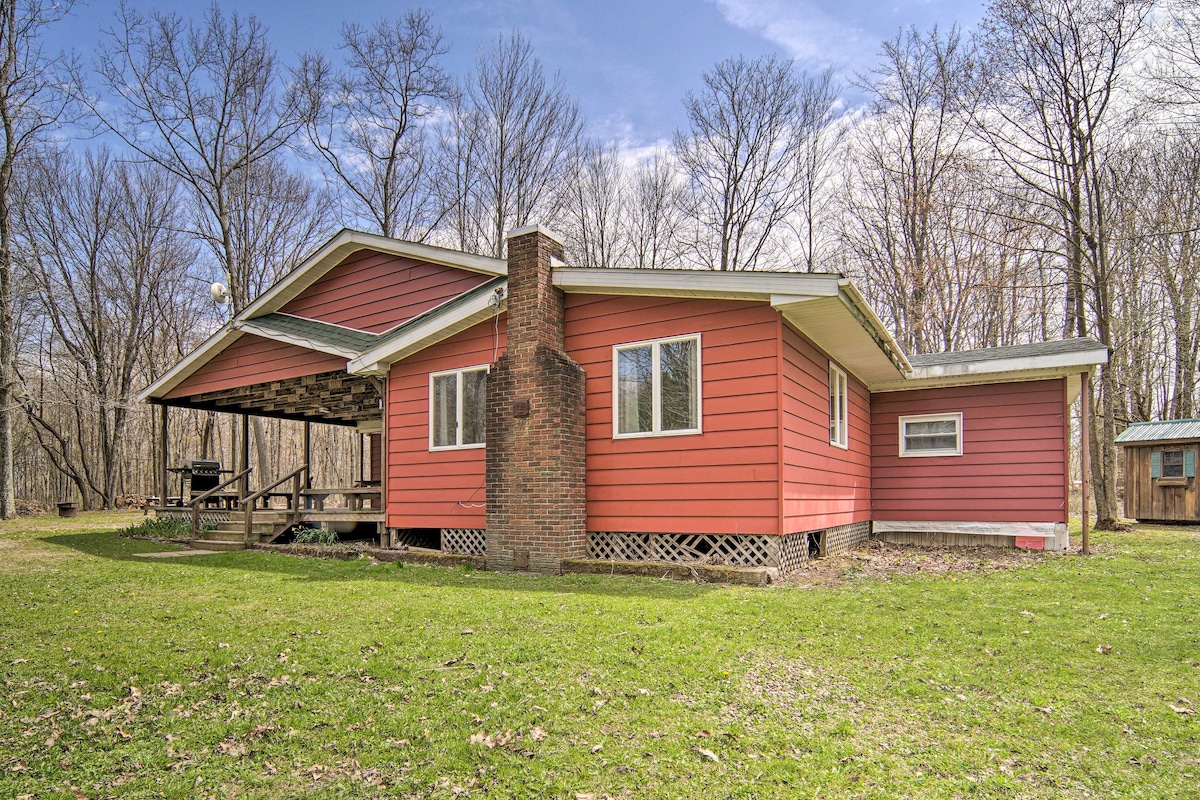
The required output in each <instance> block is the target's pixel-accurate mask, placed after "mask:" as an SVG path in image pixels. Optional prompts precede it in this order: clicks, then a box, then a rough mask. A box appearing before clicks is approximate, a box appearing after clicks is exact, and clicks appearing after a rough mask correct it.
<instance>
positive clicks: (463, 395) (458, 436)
mask: <svg viewBox="0 0 1200 800" xmlns="http://www.w3.org/2000/svg"><path fill="white" fill-rule="evenodd" d="M487 374H488V368H487V367H468V368H467V369H456V370H451V371H450V372H436V373H434V374H432V375H430V376H429V449H430V450H451V449H454V448H462V447H483V444H484V430H485V428H486V427H487V422H486V420H487V417H486V407H485V401H486V399H487Z"/></svg>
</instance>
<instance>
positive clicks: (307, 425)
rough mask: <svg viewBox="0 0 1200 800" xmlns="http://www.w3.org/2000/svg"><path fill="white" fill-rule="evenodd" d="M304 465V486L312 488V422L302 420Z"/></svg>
mask: <svg viewBox="0 0 1200 800" xmlns="http://www.w3.org/2000/svg"><path fill="white" fill-rule="evenodd" d="M304 466H306V467H308V471H307V472H305V473H304V488H305V489H311V488H312V423H311V422H309V421H308V420H304Z"/></svg>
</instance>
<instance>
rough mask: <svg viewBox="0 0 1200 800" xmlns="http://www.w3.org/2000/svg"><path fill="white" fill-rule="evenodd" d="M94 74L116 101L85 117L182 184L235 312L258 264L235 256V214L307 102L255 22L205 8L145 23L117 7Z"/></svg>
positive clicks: (290, 135) (96, 105)
mask: <svg viewBox="0 0 1200 800" xmlns="http://www.w3.org/2000/svg"><path fill="white" fill-rule="evenodd" d="M106 36H107V41H106V43H105V44H104V46H102V47H101V49H100V51H99V53H98V56H97V63H96V72H97V73H98V75H99V76H100V79H101V81H102V82H103V84H104V86H105V88H106V89H107V90H108V91H109V92H111V93H112V94H113V95H114V96H115V97H116V99H117V101H118V102H116V103H115V104H112V105H110V104H108V103H106V102H103V101H102V99H101V98H97V97H93V98H89V104H90V106H91V108H92V111H93V113H95V114H96V116H97V117H98V118H99V119H100V120H101V122H102V123H103V125H104V127H105V128H107V129H108V130H110V131H112V132H114V133H115V134H117V135H118V136H119V137H120V138H121V139H122V140H123V141H124V142H125V144H126V145H128V146H129V147H130V148H131V149H132V150H133V151H134V152H136V153H138V154H139V155H141V156H142V157H144V158H146V159H148V160H150V161H152V162H154V163H155V164H158V165H159V166H161V167H162V168H164V169H166V170H167V171H168V172H170V173H171V174H173V175H176V176H177V177H178V178H179V179H180V180H182V181H183V183H184V186H186V187H187V188H188V189H189V190H190V192H191V193H192V196H193V197H194V199H195V201H196V204H197V206H198V208H199V209H200V211H201V213H202V215H203V216H204V218H205V219H206V221H207V225H206V227H208V228H210V229H211V230H212V231H213V235H214V236H215V237H216V238H217V239H219V247H218V249H217V251H216V253H217V256H218V258H219V260H220V264H221V269H222V271H223V272H224V274H225V278H226V280H227V281H228V283H229V290H230V294H231V296H232V300H233V306H234V309H235V310H236V309H240V308H242V307H243V306H245V305H246V304H247V303H248V302H249V301H250V299H251V298H252V294H251V291H250V289H251V285H252V284H253V283H254V279H253V272H254V270H255V269H256V268H257V265H255V264H252V263H248V262H246V261H244V260H242V259H241V258H239V255H240V253H239V247H238V246H237V244H236V242H235V237H236V235H237V234H236V231H235V225H236V220H235V215H236V211H235V207H236V205H237V203H238V198H239V197H244V196H245V194H246V192H247V191H250V192H253V191H254V188H253V185H252V183H251V179H252V173H253V169H254V167H255V165H256V164H258V163H259V162H262V161H265V160H267V159H270V158H272V157H273V156H275V155H277V154H278V153H280V152H281V151H282V150H284V148H286V147H288V145H289V144H290V143H291V142H292V141H293V139H294V138H295V136H296V135H297V134H298V133H299V132H300V131H301V130H302V129H303V127H304V126H305V124H307V123H308V121H309V120H310V119H311V118H312V114H313V109H312V107H311V105H310V104H309V102H308V100H309V98H308V97H307V96H306V95H304V94H303V93H301V92H299V91H298V90H297V87H296V86H295V85H294V84H290V83H286V82H285V81H284V77H285V76H284V73H283V70H282V69H281V68H280V66H279V64H278V63H277V61H276V57H275V52H274V50H273V49H272V48H271V46H270V43H269V42H268V41H267V31H266V29H265V28H264V27H263V25H262V23H260V22H259V21H258V19H257V18H255V17H253V16H249V17H242V16H240V15H238V14H237V13H236V12H235V13H232V14H230V15H229V16H225V15H223V14H222V12H221V10H220V8H219V7H217V6H216V5H213V6H211V7H210V8H209V9H208V11H207V12H206V13H205V16H204V19H203V21H202V22H201V23H199V24H197V23H193V22H190V21H185V20H183V19H182V18H181V17H179V16H178V15H175V14H164V13H160V12H152V13H151V14H150V16H148V17H147V16H143V15H141V14H139V13H138V12H136V11H134V10H133V9H131V8H129V7H128V6H126V5H125V4H124V3H122V5H121V6H120V8H119V10H118V11H117V18H116V25H115V27H114V28H113V29H112V30H110V31H108V32H107V34H106Z"/></svg>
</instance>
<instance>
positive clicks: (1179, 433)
mask: <svg viewBox="0 0 1200 800" xmlns="http://www.w3.org/2000/svg"><path fill="white" fill-rule="evenodd" d="M1176 439H1200V419H1167V420H1161V421H1158V422H1135V423H1133V424H1132V425H1130V426H1129V427H1128V428H1126V429H1125V430H1123V431H1121V435H1120V436H1118V437H1117V443H1118V444H1128V443H1130V442H1161V441H1170V440H1176Z"/></svg>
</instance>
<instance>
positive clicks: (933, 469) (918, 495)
mask: <svg viewBox="0 0 1200 800" xmlns="http://www.w3.org/2000/svg"><path fill="white" fill-rule="evenodd" d="M959 411H961V412H962V415H963V455H961V456H937V457H926V458H900V457H899V417H901V416H904V415H909V414H943V413H946V414H948V413H954V412H959ZM1065 413H1066V393H1065V387H1064V382H1063V380H1061V379H1055V380H1045V381H1029V382H1022V383H1000V384H991V385H987V386H965V387H954V388H946V389H924V390H919V391H911V392H885V393H879V394H875V395H873V396H872V398H871V474H872V479H873V483H874V485H873V487H872V507H873V509H874V510H873V517H874V519H876V520H888V521H906V520H907V521H926V520H928V521H964V522H1066V521H1067V503H1066V493H1065V484H1064V481H1063V474H1064V471H1065V470H1066V435H1065V425H1064V420H1065Z"/></svg>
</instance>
